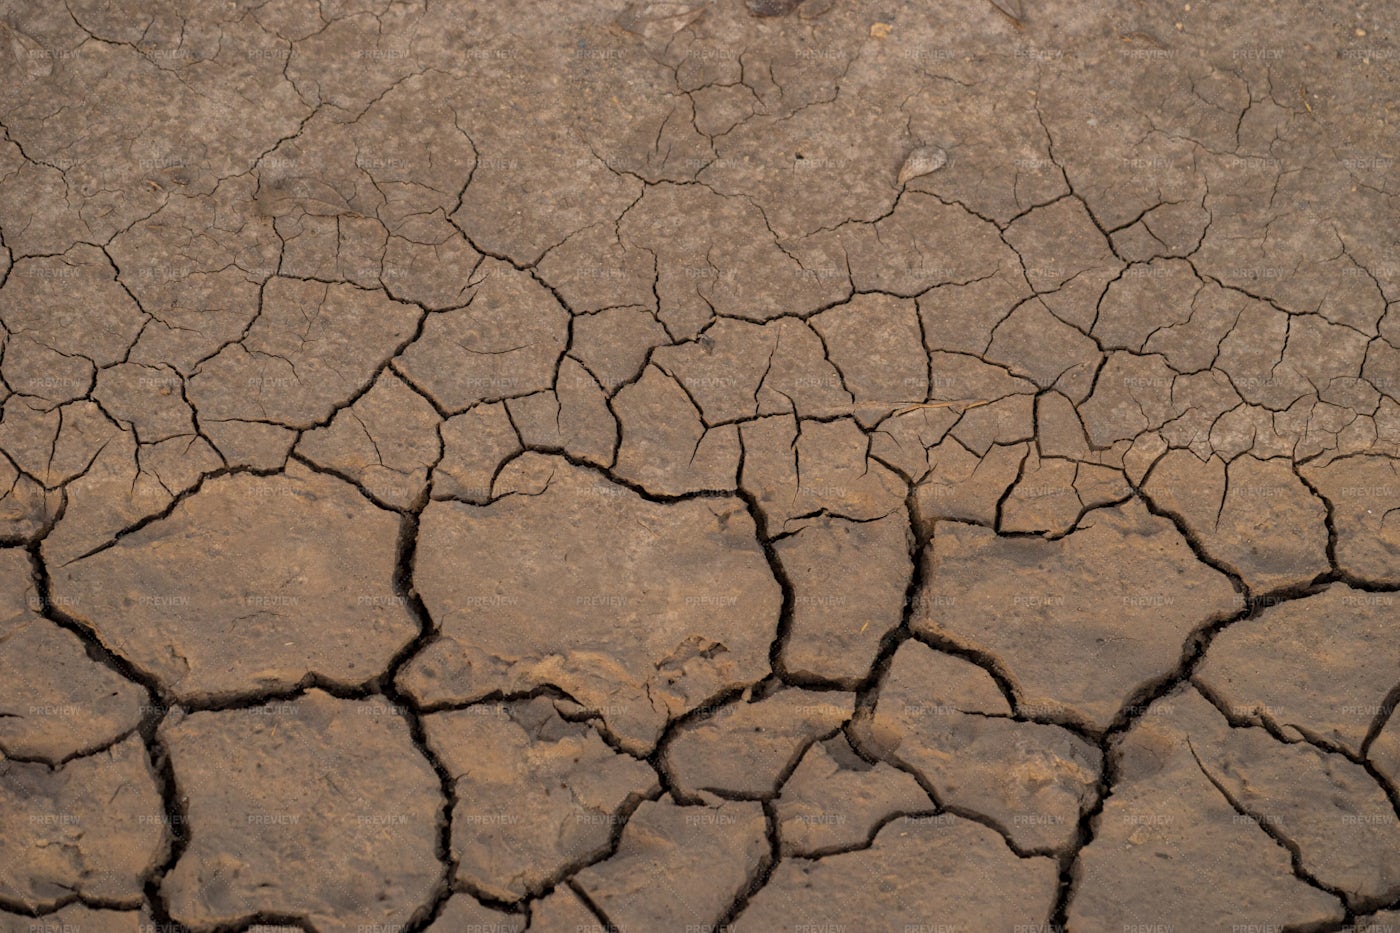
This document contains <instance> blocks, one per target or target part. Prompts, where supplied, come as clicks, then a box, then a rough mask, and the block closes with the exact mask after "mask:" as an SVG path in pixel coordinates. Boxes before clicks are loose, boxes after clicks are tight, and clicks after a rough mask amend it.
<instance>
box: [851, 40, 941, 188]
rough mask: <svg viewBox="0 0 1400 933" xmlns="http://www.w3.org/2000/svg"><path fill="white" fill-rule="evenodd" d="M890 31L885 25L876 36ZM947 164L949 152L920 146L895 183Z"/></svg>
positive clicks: (931, 171)
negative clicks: (881, 31)
mask: <svg viewBox="0 0 1400 933" xmlns="http://www.w3.org/2000/svg"><path fill="white" fill-rule="evenodd" d="M880 25H884V24H883V23H877V24H876V26H880ZM889 32H890V27H889V26H885V28H884V31H883V33H882V34H881V35H879V36H876V38H884V37H885V36H887V35H889ZM870 34H871V35H872V36H875V35H876V34H875V26H871V27H870ZM947 164H948V153H946V152H944V151H943V150H942V149H940V148H938V147H937V146H920V147H919V148H917V149H915V150H914V151H913V152H911V153H909V156H908V157H907V158H906V159H905V160H904V164H903V165H902V166H900V169H899V178H897V179H896V181H895V183H896V184H898V185H899V186H900V187H901V188H902V187H904V186H905V185H906V184H908V183H909V182H910V181H911V180H913V179H915V178H919V177H920V176H923V175H932V174H933V173H934V172H936V171H938V170H939V169H941V168H942V167H943V166H945V165H947Z"/></svg>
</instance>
